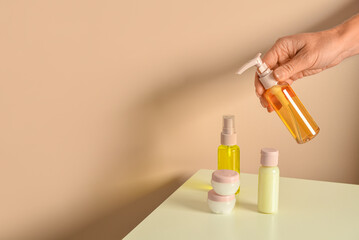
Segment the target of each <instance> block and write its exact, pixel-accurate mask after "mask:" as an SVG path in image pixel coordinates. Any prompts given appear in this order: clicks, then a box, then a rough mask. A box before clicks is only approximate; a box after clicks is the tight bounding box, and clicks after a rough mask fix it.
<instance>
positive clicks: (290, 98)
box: [238, 53, 320, 143]
mask: <svg viewBox="0 0 359 240" xmlns="http://www.w3.org/2000/svg"><path fill="white" fill-rule="evenodd" d="M260 55H261V54H260V53H259V54H257V55H256V57H255V58H254V59H252V60H250V61H249V62H248V63H246V64H244V65H243V66H242V67H241V68H240V69H239V71H238V74H242V73H243V72H244V71H245V70H247V69H248V68H250V67H252V66H257V67H258V72H257V73H258V75H259V80H260V81H261V83H262V85H263V86H264V88H265V89H266V91H265V92H264V94H263V95H264V97H265V98H266V100H267V101H268V103H269V104H270V105H271V106H272V107H273V109H274V110H275V111H276V113H277V114H278V116H279V117H280V119H281V120H282V121H283V123H284V124H285V126H286V127H287V128H288V130H289V132H290V133H291V134H292V136H293V137H294V139H295V140H296V141H297V143H306V142H308V141H309V140H311V139H313V138H314V137H315V136H317V135H318V133H319V130H320V129H319V127H318V125H317V124H316V123H315V121H314V120H313V118H312V117H311V116H310V114H309V113H308V111H307V110H306V108H305V107H304V105H303V104H302V102H301V101H300V100H299V98H298V97H297V95H296V94H295V92H294V91H293V89H292V88H291V87H290V86H289V85H287V84H285V85H278V84H277V81H276V80H275V79H274V76H273V71H272V70H271V69H269V68H268V67H267V65H266V64H265V63H264V62H262V60H261V58H260Z"/></svg>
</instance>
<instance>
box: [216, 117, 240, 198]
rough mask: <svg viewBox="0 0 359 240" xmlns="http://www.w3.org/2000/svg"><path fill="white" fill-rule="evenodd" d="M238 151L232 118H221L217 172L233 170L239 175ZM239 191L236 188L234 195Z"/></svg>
mask: <svg viewBox="0 0 359 240" xmlns="http://www.w3.org/2000/svg"><path fill="white" fill-rule="evenodd" d="M239 154H240V150H239V147H238V146H237V134H236V132H235V128H234V116H233V115H225V116H223V129H222V133H221V145H220V146H219V147H218V170H220V169H228V170H234V171H236V172H238V174H240V166H239ZM239 191H240V187H239V188H238V190H237V192H236V194H238V193H239Z"/></svg>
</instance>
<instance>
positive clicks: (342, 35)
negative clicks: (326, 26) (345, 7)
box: [331, 15, 359, 58]
mask: <svg viewBox="0 0 359 240" xmlns="http://www.w3.org/2000/svg"><path fill="white" fill-rule="evenodd" d="M331 30H332V31H333V32H334V33H335V34H336V36H337V39H338V41H339V46H341V50H342V54H343V57H344V58H347V57H351V56H353V55H356V54H359V15H357V16H354V17H353V18H351V19H349V20H348V21H346V22H344V23H342V24H340V25H338V26H336V27H334V28H332V29H331Z"/></svg>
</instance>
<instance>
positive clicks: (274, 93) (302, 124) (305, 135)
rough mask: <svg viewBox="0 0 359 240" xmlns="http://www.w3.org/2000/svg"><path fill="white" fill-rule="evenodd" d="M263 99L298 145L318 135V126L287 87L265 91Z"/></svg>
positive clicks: (280, 86) (282, 86)
mask: <svg viewBox="0 0 359 240" xmlns="http://www.w3.org/2000/svg"><path fill="white" fill-rule="evenodd" d="M264 97H265V98H266V99H267V101H268V102H269V104H270V105H271V106H272V107H273V108H274V110H275V111H276V112H277V114H278V116H279V117H280V118H281V119H282V121H283V123H284V124H285V126H286V127H287V128H288V130H289V132H290V133H291V134H292V136H293V137H294V138H295V140H296V141H297V142H298V143H305V142H308V141H309V140H311V139H313V138H314V137H315V136H316V135H318V133H319V130H320V129H319V127H318V125H317V124H316V123H315V122H314V120H313V118H312V117H311V116H310V115H309V113H308V111H307V110H306V109H305V107H304V106H303V104H302V103H301V101H300V100H299V98H298V97H297V95H296V94H295V92H294V91H293V89H292V88H291V87H290V86H289V85H276V86H273V87H272V88H270V89H267V90H266V91H265V93H264Z"/></svg>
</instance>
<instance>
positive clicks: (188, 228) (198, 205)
mask: <svg viewBox="0 0 359 240" xmlns="http://www.w3.org/2000/svg"><path fill="white" fill-rule="evenodd" d="M212 172H213V171H212V170H204V169H202V170H199V171H198V172H197V173H196V174H194V175H193V176H192V177H191V178H190V179H189V180H188V181H187V182H185V183H184V184H183V185H182V186H181V187H180V188H179V189H178V190H177V191H176V192H174V193H173V194H172V195H171V196H170V197H169V198H168V199H167V200H165V201H164V202H163V203H162V204H161V205H160V206H159V207H158V208H157V209H156V210H154V211H153V212H152V213H151V214H150V215H149V216H148V217H147V218H146V219H145V220H143V221H142V222H141V223H140V224H139V225H138V226H137V227H136V228H135V229H133V230H132V231H131V232H130V233H129V234H128V235H127V236H126V237H125V239H126V240H130V239H146V240H148V239H168V240H173V239H245V240H248V239H261V240H263V239H285V240H293V239H301V240H304V239H316V240H322V239H323V240H328V239H336V240H338V239H343V240H348V239H359V185H352V184H341V183H331V182H322V181H311V180H303V179H294V178H283V177H281V178H280V186H279V189H280V190H279V192H280V195H279V211H278V213H277V214H261V213H258V212H257V205H256V204H257V187H258V185H257V184H258V176H257V175H255V174H245V173H241V192H240V194H239V197H238V200H237V203H236V206H235V208H234V210H233V211H232V213H231V214H230V215H218V214H213V213H211V212H210V210H209V208H208V206H207V202H206V201H207V192H208V190H209V189H211V186H210V179H211V174H212Z"/></svg>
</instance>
